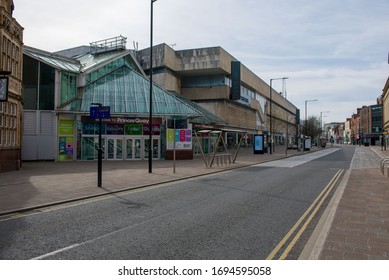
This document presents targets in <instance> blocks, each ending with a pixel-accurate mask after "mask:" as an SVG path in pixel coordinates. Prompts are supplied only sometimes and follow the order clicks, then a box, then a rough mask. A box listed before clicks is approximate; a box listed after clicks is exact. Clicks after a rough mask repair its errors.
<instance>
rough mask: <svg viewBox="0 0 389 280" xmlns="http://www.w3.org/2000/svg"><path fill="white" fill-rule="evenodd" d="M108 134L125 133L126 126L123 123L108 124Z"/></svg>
mask: <svg viewBox="0 0 389 280" xmlns="http://www.w3.org/2000/svg"><path fill="white" fill-rule="evenodd" d="M107 134H109V135H123V134H124V126H123V125H122V124H107Z"/></svg>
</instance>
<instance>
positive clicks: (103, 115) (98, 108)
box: [90, 103, 111, 188]
mask: <svg viewBox="0 0 389 280" xmlns="http://www.w3.org/2000/svg"><path fill="white" fill-rule="evenodd" d="M90 117H91V118H93V119H99V147H98V148H97V152H98V154H97V186H98V187H99V188H101V182H102V174H103V169H102V164H103V162H102V160H103V151H102V145H101V132H102V121H101V120H102V119H108V118H110V117H111V112H110V107H109V106H102V104H101V103H91V107H90Z"/></svg>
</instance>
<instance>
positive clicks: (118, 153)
mask: <svg viewBox="0 0 389 280" xmlns="http://www.w3.org/2000/svg"><path fill="white" fill-rule="evenodd" d="M107 159H111V160H115V159H117V160H120V159H123V139H121V138H108V139H107Z"/></svg>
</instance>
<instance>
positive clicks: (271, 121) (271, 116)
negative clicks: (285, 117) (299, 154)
mask: <svg viewBox="0 0 389 280" xmlns="http://www.w3.org/2000/svg"><path fill="white" fill-rule="evenodd" d="M286 79H289V77H283V78H274V79H270V88H269V90H270V94H269V95H270V154H272V153H273V112H272V109H273V94H272V92H273V89H272V82H273V81H275V80H283V81H285V80H286Z"/></svg>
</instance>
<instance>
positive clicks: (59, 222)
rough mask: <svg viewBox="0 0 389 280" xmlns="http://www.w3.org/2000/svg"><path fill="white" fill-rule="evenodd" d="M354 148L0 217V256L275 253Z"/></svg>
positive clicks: (294, 250) (347, 163)
mask: <svg viewBox="0 0 389 280" xmlns="http://www.w3.org/2000/svg"><path fill="white" fill-rule="evenodd" d="M354 150H355V147H342V148H337V149H326V150H322V151H320V152H318V153H313V154H307V155H303V156H296V157H292V158H289V159H285V160H279V161H275V162H271V163H268V164H259V165H256V166H252V167H248V168H242V169H237V170H230V171H226V172H222V173H218V174H214V175H207V176H204V177H198V178H194V179H190V180H185V181H182V182H179V183H174V184H173V183H172V184H165V185H161V186H156V187H151V188H145V189H141V190H133V191H128V192H127V193H123V194H120V195H118V194H117V195H111V196H108V197H104V198H97V199H94V200H91V201H82V202H77V203H73V204H66V205H60V206H55V207H52V208H46V209H40V210H35V211H33V212H30V213H26V214H24V215H23V216H21V217H14V218H12V219H8V220H7V219H3V220H0V232H1V241H0V249H1V250H0V259H34V258H36V259H266V258H267V257H269V255H270V254H272V253H273V252H274V249H275V248H277V247H280V250H279V251H277V252H274V258H278V257H279V255H280V254H281V253H282V251H283V250H284V249H285V247H289V246H288V245H289V243H290V242H291V241H290V240H287V241H285V242H283V241H282V240H283V238H284V237H285V236H286V235H287V234H288V233H289V232H290V230H291V229H292V228H293V227H294V226H295V225H296V223H297V222H298V221H299V219H300V218H301V217H303V216H304V214H305V213H306V211H307V209H309V208H310V207H311V206H312V205H313V203H314V201H315V200H317V198H319V196H320V195H321V194H322V193H323V190H325V189H326V188H327V187H328V186H330V185H333V187H334V188H336V184H335V183H336V181H337V179H336V178H340V176H341V173H342V171H343V170H345V169H348V168H349V166H350V163H351V159H352V156H353V154H354ZM331 182H333V183H331ZM332 192H333V191H332ZM332 192H329V197H330V195H331V193H332ZM328 199H329V198H328ZM328 199H324V198H323V201H324V203H323V205H322V206H321V207H320V209H322V208H324V207H325V206H326V204H325V203H326V202H325V201H327V200H328ZM320 211H321V210H320ZM320 211H319V212H318V213H316V215H313V214H308V216H312V222H311V224H310V225H309V227H308V228H307V230H306V232H304V234H303V235H301V237H300V238H298V240H297V244H296V246H294V247H293V248H292V249H291V251H290V252H289V253H288V254H287V256H286V258H292V259H297V258H298V255H299V253H300V252H301V250H302V248H303V246H304V242H305V241H306V239H307V238H308V237H309V235H310V231H311V230H312V229H313V227H314V224H315V220H316V219H317V217H319V216H320ZM301 227H302V225H299V228H301ZM295 235H296V232H293V235H292V237H293V236H295Z"/></svg>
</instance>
